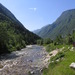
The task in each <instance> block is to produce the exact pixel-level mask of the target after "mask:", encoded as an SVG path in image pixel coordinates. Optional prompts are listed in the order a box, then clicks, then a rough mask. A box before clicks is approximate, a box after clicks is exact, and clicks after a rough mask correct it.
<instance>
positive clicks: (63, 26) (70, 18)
mask: <svg viewBox="0 0 75 75" xmlns="http://www.w3.org/2000/svg"><path fill="white" fill-rule="evenodd" d="M74 24H75V9H71V10H67V11H64V12H63V13H62V14H61V15H60V16H59V17H58V18H57V20H56V21H55V22H53V23H52V24H50V25H49V26H46V27H45V28H44V29H40V32H38V33H36V34H37V35H39V36H40V37H42V38H51V39H55V38H56V37H57V36H59V35H62V36H64V37H65V36H66V35H68V34H70V33H72V31H73V30H74V29H75V25H74ZM42 32H43V34H41V33H42ZM44 32H45V33H46V34H44Z"/></svg>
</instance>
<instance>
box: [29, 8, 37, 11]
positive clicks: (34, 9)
mask: <svg viewBox="0 0 75 75" xmlns="http://www.w3.org/2000/svg"><path fill="white" fill-rule="evenodd" d="M29 9H30V10H33V11H36V10H37V8H29Z"/></svg>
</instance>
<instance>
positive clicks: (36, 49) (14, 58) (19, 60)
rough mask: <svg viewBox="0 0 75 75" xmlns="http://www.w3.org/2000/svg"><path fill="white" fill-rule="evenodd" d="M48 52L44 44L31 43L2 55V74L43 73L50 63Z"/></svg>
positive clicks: (0, 61)
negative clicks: (47, 59) (47, 58)
mask: <svg viewBox="0 0 75 75" xmlns="http://www.w3.org/2000/svg"><path fill="white" fill-rule="evenodd" d="M47 55H48V53H47V52H46V50H45V48H44V47H43V46H38V45H29V46H27V47H26V48H24V49H22V50H20V51H15V52H12V53H11V54H6V55H3V56H1V59H0V75H29V74H31V75H41V70H42V69H43V68H44V67H46V66H47V65H48V62H47V61H45V59H46V56H47Z"/></svg>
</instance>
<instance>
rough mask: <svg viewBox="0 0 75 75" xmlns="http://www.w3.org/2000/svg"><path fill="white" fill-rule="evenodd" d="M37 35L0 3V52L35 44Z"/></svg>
mask: <svg viewBox="0 0 75 75" xmlns="http://www.w3.org/2000/svg"><path fill="white" fill-rule="evenodd" d="M38 39H40V37H39V36H37V35H36V34H34V33H32V32H30V31H29V30H27V29H26V28H25V27H24V26H23V25H22V24H21V23H20V22H19V21H18V20H17V19H16V17H15V16H14V15H13V14H12V13H11V12H10V11H9V10H8V9H7V8H6V7H4V6H3V5H2V4H0V54H2V53H6V52H11V51H14V50H20V49H21V48H24V47H25V45H27V44H35V43H36V41H37V40H38Z"/></svg>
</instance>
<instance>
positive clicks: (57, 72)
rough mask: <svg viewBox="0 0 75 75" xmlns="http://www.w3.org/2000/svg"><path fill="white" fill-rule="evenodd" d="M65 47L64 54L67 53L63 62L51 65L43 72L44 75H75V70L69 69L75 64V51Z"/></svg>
mask: <svg viewBox="0 0 75 75" xmlns="http://www.w3.org/2000/svg"><path fill="white" fill-rule="evenodd" d="M67 47H69V46H65V49H66V50H65V49H64V50H63V52H64V53H65V55H64V58H63V60H61V61H59V62H53V63H50V64H49V67H48V69H44V70H43V75H75V69H72V68H70V67H69V65H70V64H71V63H72V62H75V51H70V50H68V49H67Z"/></svg>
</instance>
